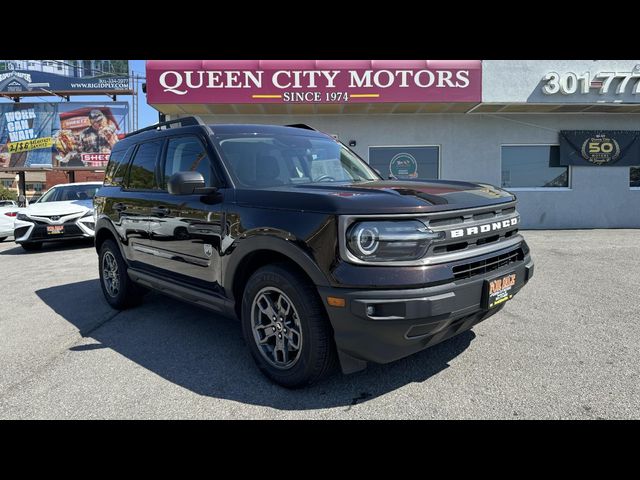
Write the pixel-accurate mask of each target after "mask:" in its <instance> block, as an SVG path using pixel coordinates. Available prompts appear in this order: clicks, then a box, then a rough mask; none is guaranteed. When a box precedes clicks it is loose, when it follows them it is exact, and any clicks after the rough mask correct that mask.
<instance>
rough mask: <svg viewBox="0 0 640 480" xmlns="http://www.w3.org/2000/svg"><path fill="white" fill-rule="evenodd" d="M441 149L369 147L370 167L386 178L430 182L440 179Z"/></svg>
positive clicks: (433, 147)
mask: <svg viewBox="0 0 640 480" xmlns="http://www.w3.org/2000/svg"><path fill="white" fill-rule="evenodd" d="M439 159H440V147H438V146H436V145H432V146H410V147H409V146H408V147H402V146H399V147H369V165H371V166H372V167H373V168H375V169H376V170H378V172H380V175H382V176H383V177H384V178H397V179H399V180H417V179H420V180H428V179H434V178H438V176H439V173H440V172H439V168H438V164H439V163H440V162H439Z"/></svg>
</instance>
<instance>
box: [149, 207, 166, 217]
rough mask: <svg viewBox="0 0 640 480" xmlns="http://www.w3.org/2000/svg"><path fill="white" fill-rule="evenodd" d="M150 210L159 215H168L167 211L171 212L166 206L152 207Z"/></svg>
mask: <svg viewBox="0 0 640 480" xmlns="http://www.w3.org/2000/svg"><path fill="white" fill-rule="evenodd" d="M151 211H152V212H153V213H155V214H156V215H158V216H159V217H166V216H167V215H169V213H171V210H169V209H168V208H167V207H153V208H152V209H151Z"/></svg>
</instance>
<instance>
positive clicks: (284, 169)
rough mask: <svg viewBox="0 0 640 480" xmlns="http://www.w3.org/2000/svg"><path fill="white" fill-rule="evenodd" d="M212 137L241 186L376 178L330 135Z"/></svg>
mask: <svg viewBox="0 0 640 480" xmlns="http://www.w3.org/2000/svg"><path fill="white" fill-rule="evenodd" d="M215 140H216V141H217V144H218V146H219V148H220V150H221V151H222V154H223V156H224V161H225V164H226V165H227V168H228V169H229V171H230V173H231V175H232V176H233V179H234V181H235V182H237V183H238V184H239V186H241V187H249V188H268V187H276V186H282V185H291V184H314V183H320V182H323V183H324V182H327V183H331V182H349V183H353V182H364V181H371V180H380V177H379V176H378V175H377V174H376V173H375V171H374V170H373V169H372V168H371V167H369V166H368V165H367V164H366V163H365V162H364V161H362V160H361V159H360V158H359V157H358V156H356V155H355V154H354V153H352V152H351V151H350V150H348V149H347V148H345V147H344V146H343V145H341V144H340V143H338V142H336V141H335V140H333V139H330V138H322V137H311V136H304V135H275V134H271V135H268V134H233V135H231V134H229V135H217V136H216V137H215Z"/></svg>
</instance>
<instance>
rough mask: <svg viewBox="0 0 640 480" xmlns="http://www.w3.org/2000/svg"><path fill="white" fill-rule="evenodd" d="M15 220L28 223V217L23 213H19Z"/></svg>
mask: <svg viewBox="0 0 640 480" xmlns="http://www.w3.org/2000/svg"><path fill="white" fill-rule="evenodd" d="M16 220H26V221H29V217H27V216H26V215H25V214H24V213H19V214H18V215H16Z"/></svg>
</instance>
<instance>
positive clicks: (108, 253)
mask: <svg viewBox="0 0 640 480" xmlns="http://www.w3.org/2000/svg"><path fill="white" fill-rule="evenodd" d="M98 265H99V271H100V286H101V287H102V293H103V294H104V298H105V299H106V300H107V302H108V303H109V305H111V306H112V307H113V308H115V309H116V310H124V309H126V308H129V307H133V306H136V305H139V304H140V303H141V302H142V297H143V295H144V294H145V293H146V289H144V288H142V287H140V286H138V285H136V284H135V283H134V282H133V281H132V280H131V279H130V278H129V275H128V274H127V264H126V263H125V261H124V259H123V258H122V255H121V254H120V249H119V248H118V247H117V245H116V244H115V243H114V242H113V240H105V241H104V243H103V244H102V247H100V256H99V262H98Z"/></svg>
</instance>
